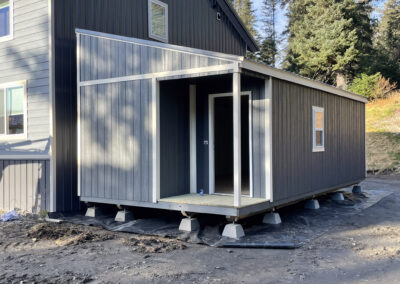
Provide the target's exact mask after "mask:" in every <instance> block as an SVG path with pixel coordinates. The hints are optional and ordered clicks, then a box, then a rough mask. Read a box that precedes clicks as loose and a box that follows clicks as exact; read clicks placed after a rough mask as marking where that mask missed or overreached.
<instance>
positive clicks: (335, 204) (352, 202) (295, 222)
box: [50, 190, 391, 249]
mask: <svg viewBox="0 0 400 284" xmlns="http://www.w3.org/2000/svg"><path fill="white" fill-rule="evenodd" d="M390 194H391V192H389V191H381V190H369V191H368V192H366V193H363V194H361V195H354V194H352V193H351V192H349V191H345V192H344V195H345V200H344V201H331V200H330V198H329V196H322V197H319V198H318V199H319V202H320V205H321V208H320V209H319V210H307V209H304V208H303V205H304V204H303V203H299V204H296V205H292V206H288V207H286V208H283V209H281V210H279V213H280V214H281V219H282V224H280V225H266V224H262V217H263V216H262V215H258V216H254V217H250V218H247V219H245V220H242V221H240V223H241V224H242V225H243V227H244V230H245V234H246V235H245V236H244V237H243V238H241V239H240V240H233V239H229V238H225V237H222V236H221V233H222V230H223V227H224V225H225V224H227V222H226V220H225V219H224V218H223V217H219V216H211V215H199V216H198V217H197V218H198V220H199V223H200V229H199V230H198V231H195V232H191V233H183V232H180V231H179V230H178V227H179V223H180V220H181V218H182V217H181V216H180V214H178V213H176V212H170V211H163V210H148V209H147V210H144V211H138V210H139V209H137V208H135V209H134V211H133V212H134V214H135V215H136V218H137V219H136V220H134V221H130V222H126V223H119V222H115V221H114V217H115V213H116V211H115V208H113V209H112V210H114V211H115V212H114V211H112V210H111V211H110V208H109V210H108V211H107V210H105V211H104V214H102V215H101V216H99V217H96V218H90V217H85V216H84V215H82V214H81V213H80V214H67V215H63V214H59V213H56V214H53V215H52V216H50V217H51V218H58V219H61V220H64V221H67V222H71V223H75V224H82V225H89V226H100V227H103V228H105V229H107V230H110V231H114V232H128V233H135V234H144V235H153V236H162V237H169V238H176V239H179V240H182V241H186V242H189V243H197V244H206V245H209V246H215V247H226V248H233V247H239V248H270V249H295V248H298V247H301V246H302V245H304V244H306V243H308V242H310V241H311V240H313V239H315V238H317V237H319V236H321V235H323V234H324V233H326V232H327V231H328V230H329V229H330V228H332V227H333V226H335V225H338V224H340V223H343V222H344V221H345V219H346V218H348V217H349V216H350V215H354V214H359V213H360V212H361V211H362V210H365V209H366V208H368V207H370V206H372V205H374V204H376V203H377V202H379V201H380V200H381V199H382V198H384V197H386V196H388V195H390Z"/></svg>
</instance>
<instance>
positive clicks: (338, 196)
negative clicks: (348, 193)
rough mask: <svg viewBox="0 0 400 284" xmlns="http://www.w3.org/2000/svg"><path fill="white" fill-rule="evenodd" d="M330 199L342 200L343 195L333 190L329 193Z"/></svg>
mask: <svg viewBox="0 0 400 284" xmlns="http://www.w3.org/2000/svg"><path fill="white" fill-rule="evenodd" d="M331 199H332V200H333V201H343V200H344V195H343V193H341V192H335V193H333V194H332V195H331Z"/></svg>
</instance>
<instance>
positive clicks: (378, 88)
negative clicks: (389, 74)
mask: <svg viewBox="0 0 400 284" xmlns="http://www.w3.org/2000/svg"><path fill="white" fill-rule="evenodd" d="M396 87H397V85H396V83H393V84H392V83H390V81H389V80H388V79H386V78H385V77H383V76H382V75H381V73H379V72H378V73H376V74H373V75H367V74H365V73H363V74H361V76H358V77H356V78H355V79H354V80H353V83H352V84H351V85H350V86H349V88H348V90H349V91H350V92H353V93H356V94H359V95H361V96H364V97H367V98H368V99H369V100H371V101H372V100H375V99H383V98H386V97H388V96H389V94H390V93H391V92H392V91H393V90H394V89H396Z"/></svg>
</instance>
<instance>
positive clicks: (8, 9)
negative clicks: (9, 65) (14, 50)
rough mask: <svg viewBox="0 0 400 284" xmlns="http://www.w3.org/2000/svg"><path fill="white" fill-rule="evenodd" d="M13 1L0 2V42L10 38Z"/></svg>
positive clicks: (2, 0) (4, 0) (0, 0)
mask: <svg viewBox="0 0 400 284" xmlns="http://www.w3.org/2000/svg"><path fill="white" fill-rule="evenodd" d="M12 34H13V1H12V0H0V41H3V40H8V39H11V38H12Z"/></svg>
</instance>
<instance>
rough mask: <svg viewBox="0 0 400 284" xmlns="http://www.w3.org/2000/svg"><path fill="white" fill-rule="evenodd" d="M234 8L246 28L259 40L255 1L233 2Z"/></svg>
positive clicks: (237, 0) (232, 0)
mask: <svg viewBox="0 0 400 284" xmlns="http://www.w3.org/2000/svg"><path fill="white" fill-rule="evenodd" d="M231 3H232V5H233V7H234V8H235V10H236V12H237V13H238V15H239V17H240V19H241V20H242V21H243V23H244V25H245V26H246V28H247V29H248V30H249V31H250V33H251V35H252V36H253V37H254V38H257V36H258V34H257V30H256V28H255V24H256V20H257V19H256V16H255V12H254V9H253V1H251V0H231Z"/></svg>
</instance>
